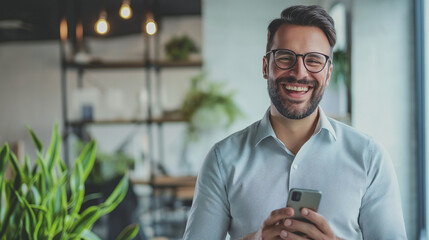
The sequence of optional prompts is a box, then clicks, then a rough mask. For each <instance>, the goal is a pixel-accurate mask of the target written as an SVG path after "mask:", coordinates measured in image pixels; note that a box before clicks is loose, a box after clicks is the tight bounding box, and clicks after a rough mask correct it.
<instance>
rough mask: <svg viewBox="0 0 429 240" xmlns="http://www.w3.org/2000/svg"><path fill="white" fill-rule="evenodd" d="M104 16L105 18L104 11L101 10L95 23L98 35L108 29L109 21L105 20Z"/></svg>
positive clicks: (106, 31)
mask: <svg viewBox="0 0 429 240" xmlns="http://www.w3.org/2000/svg"><path fill="white" fill-rule="evenodd" d="M106 18H107V13H106V11H102V12H101V13H100V18H99V19H98V21H97V22H96V23H95V31H96V32H97V33H98V34H100V35H104V34H106V33H108V32H109V30H110V25H109V22H107V20H106Z"/></svg>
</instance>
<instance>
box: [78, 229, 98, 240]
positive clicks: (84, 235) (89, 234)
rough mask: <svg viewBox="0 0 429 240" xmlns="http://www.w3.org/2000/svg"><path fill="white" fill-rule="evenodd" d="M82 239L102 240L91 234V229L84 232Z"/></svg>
mask: <svg viewBox="0 0 429 240" xmlns="http://www.w3.org/2000/svg"><path fill="white" fill-rule="evenodd" d="M81 237H82V238H83V239H85V240H101V238H100V237H98V236H97V235H96V234H95V233H93V232H91V231H90V230H89V229H85V230H83V232H82V235H81Z"/></svg>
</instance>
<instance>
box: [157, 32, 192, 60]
mask: <svg viewBox="0 0 429 240" xmlns="http://www.w3.org/2000/svg"><path fill="white" fill-rule="evenodd" d="M165 52H166V54H167V58H168V59H169V60H173V61H185V60H189V56H190V54H191V53H197V52H198V48H197V46H196V45H195V42H194V41H193V40H192V39H191V38H190V37H188V36H187V35H183V36H181V37H173V38H171V39H170V41H168V42H167V43H166V44H165Z"/></svg>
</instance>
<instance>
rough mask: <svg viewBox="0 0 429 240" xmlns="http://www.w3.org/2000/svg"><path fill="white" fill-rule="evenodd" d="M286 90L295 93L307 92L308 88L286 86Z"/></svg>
mask: <svg viewBox="0 0 429 240" xmlns="http://www.w3.org/2000/svg"><path fill="white" fill-rule="evenodd" d="M286 89H287V90H289V91H295V92H307V91H308V87H297V86H286Z"/></svg>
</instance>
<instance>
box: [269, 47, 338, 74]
mask: <svg viewBox="0 0 429 240" xmlns="http://www.w3.org/2000/svg"><path fill="white" fill-rule="evenodd" d="M280 50H286V51H289V52H291V53H293V54H295V56H296V58H295V62H294V63H293V64H292V65H291V66H290V67H288V68H282V67H280V66H279V65H278V64H277V61H276V59H275V55H276V52H278V51H280ZM270 53H273V57H274V59H273V60H274V64H275V65H276V66H277V67H278V68H280V69H282V70H289V69H291V68H293V67H294V66H295V65H296V63H297V62H298V57H299V56H301V57H302V63H303V64H304V67H305V69H307V71H309V72H311V73H319V72H321V71H323V69H325V67H326V64H327V63H328V62H331V57H330V56H328V55H326V54H324V53H321V52H308V53H306V54H297V53H296V52H294V51H292V50H290V49H286V48H285V49H281V48H279V49H271V50H270V51H268V52H266V53H265V57H267V58H268V56H267V55H268V54H270ZM312 53H317V54H321V55H323V56H324V57H325V58H326V62H325V65H323V67H322V69H320V70H319V71H316V72H314V71H310V70H309V69H308V68H307V64H305V61H304V59H305V57H306V56H307V55H309V54H312Z"/></svg>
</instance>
